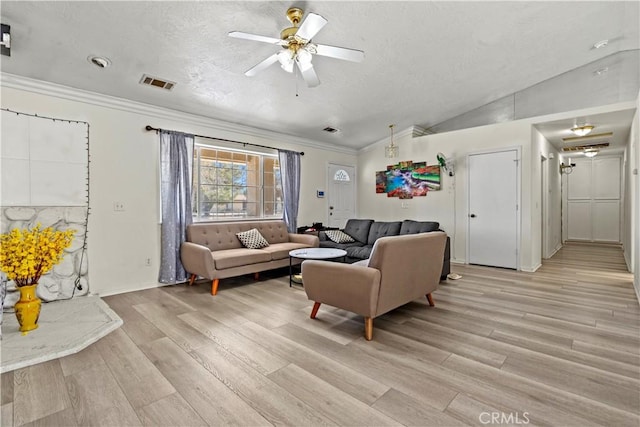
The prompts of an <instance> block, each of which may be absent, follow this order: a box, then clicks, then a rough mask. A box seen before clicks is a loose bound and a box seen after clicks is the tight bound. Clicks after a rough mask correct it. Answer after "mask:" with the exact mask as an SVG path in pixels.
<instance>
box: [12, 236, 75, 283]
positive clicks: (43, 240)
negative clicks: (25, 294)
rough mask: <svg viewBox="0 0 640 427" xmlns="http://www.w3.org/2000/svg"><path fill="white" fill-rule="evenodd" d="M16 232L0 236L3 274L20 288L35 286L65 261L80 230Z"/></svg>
mask: <svg viewBox="0 0 640 427" xmlns="http://www.w3.org/2000/svg"><path fill="white" fill-rule="evenodd" d="M40 227H41V226H40V224H38V225H36V227H35V228H33V229H31V230H28V229H22V230H20V229H17V228H16V229H13V230H11V231H10V232H8V233H5V234H0V270H1V271H3V272H4V273H5V274H6V275H7V278H9V280H13V281H15V283H16V285H17V286H27V285H34V284H36V283H38V280H40V277H41V276H42V275H43V274H46V273H47V272H49V270H51V269H52V268H53V266H54V265H56V264H58V263H59V262H60V261H62V259H63V257H64V250H65V249H66V248H68V247H69V246H70V245H71V241H72V240H73V235H74V233H75V232H76V230H72V229H69V230H66V231H54V230H53V228H51V227H47V228H45V229H41V228H40Z"/></svg>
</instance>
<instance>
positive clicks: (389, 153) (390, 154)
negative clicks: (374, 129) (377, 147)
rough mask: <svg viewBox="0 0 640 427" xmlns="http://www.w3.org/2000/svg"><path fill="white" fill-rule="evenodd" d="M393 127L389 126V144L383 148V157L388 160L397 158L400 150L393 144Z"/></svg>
mask: <svg viewBox="0 0 640 427" xmlns="http://www.w3.org/2000/svg"><path fill="white" fill-rule="evenodd" d="M394 126H395V125H389V129H391V143H390V144H389V145H387V146H386V147H384V156H385V157H387V158H389V159H393V158H395V157H398V155H399V154H400V149H399V148H398V147H397V146H396V145H395V143H394V142H393V128H394Z"/></svg>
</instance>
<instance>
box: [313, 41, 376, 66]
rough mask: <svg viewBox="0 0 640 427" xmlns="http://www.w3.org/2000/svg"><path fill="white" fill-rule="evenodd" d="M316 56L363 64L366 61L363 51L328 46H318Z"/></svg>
mask: <svg viewBox="0 0 640 427" xmlns="http://www.w3.org/2000/svg"><path fill="white" fill-rule="evenodd" d="M316 54H317V55H321V56H328V57H330V58H336V59H344V60H346V61H353V62H362V60H363V59H364V52H363V51H361V50H357V49H348V48H346V47H336V46H327V45H324V44H319V45H316Z"/></svg>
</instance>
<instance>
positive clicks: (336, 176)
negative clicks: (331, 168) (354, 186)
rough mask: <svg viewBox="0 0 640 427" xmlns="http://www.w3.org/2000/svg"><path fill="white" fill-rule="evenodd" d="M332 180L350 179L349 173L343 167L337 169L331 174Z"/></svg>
mask: <svg viewBox="0 0 640 427" xmlns="http://www.w3.org/2000/svg"><path fill="white" fill-rule="evenodd" d="M333 180H334V181H351V178H350V177H349V174H348V173H347V171H346V170H344V169H338V170H337V171H336V173H335V174H334V175H333Z"/></svg>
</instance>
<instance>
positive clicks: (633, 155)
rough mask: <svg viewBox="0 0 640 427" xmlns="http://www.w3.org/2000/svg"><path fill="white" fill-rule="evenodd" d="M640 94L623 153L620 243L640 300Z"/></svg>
mask: <svg viewBox="0 0 640 427" xmlns="http://www.w3.org/2000/svg"><path fill="white" fill-rule="evenodd" d="M639 110H640V96H638V100H637V102H636V114H635V115H634V116H633V123H632V125H631V132H630V133H629V142H628V144H627V148H626V150H625V153H624V180H625V183H624V198H625V205H624V223H623V237H622V244H623V247H624V258H625V261H626V262H627V267H628V268H629V270H630V271H632V272H633V273H634V280H633V284H634V287H635V290H636V295H637V297H638V300H639V301H640V280H639V277H640V259H639V258H640V183H639V182H638V180H639V178H638V168H640V117H639V115H640V114H639Z"/></svg>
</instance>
